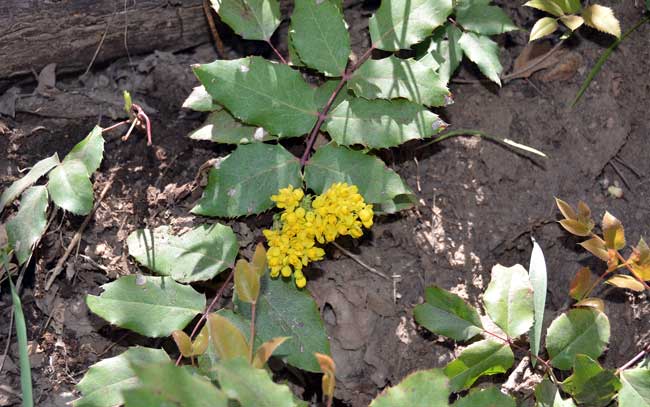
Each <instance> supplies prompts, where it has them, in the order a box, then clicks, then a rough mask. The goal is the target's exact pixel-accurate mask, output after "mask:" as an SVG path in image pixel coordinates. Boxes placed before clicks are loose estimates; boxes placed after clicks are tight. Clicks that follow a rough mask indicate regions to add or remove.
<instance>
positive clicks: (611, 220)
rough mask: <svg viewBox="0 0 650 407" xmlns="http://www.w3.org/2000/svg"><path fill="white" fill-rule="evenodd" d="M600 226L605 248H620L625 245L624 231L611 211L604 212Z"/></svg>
mask: <svg viewBox="0 0 650 407" xmlns="http://www.w3.org/2000/svg"><path fill="white" fill-rule="evenodd" d="M601 227H602V228H603V236H604V237H605V245H606V246H607V248H609V249H614V250H621V249H622V248H624V247H625V232H624V230H623V225H622V224H621V221H620V220H618V219H616V218H615V217H614V216H613V215H612V214H611V213H609V212H605V215H604V216H603V222H602V224H601Z"/></svg>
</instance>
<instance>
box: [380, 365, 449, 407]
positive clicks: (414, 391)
mask: <svg viewBox="0 0 650 407" xmlns="http://www.w3.org/2000/svg"><path fill="white" fill-rule="evenodd" d="M450 394H451V390H450V389H449V379H447V377H445V375H444V373H443V372H442V370H441V369H430V370H421V371H419V372H415V373H411V374H410V375H408V376H406V377H405V378H404V379H403V380H402V381H401V382H400V383H399V384H398V385H396V386H393V387H390V388H388V389H387V390H384V391H383V392H382V393H381V394H380V395H379V396H377V398H375V399H374V400H373V401H372V403H370V407H392V406H410V407H426V406H437V407H438V406H439V407H444V406H448V405H449V402H448V399H449V395H450Z"/></svg>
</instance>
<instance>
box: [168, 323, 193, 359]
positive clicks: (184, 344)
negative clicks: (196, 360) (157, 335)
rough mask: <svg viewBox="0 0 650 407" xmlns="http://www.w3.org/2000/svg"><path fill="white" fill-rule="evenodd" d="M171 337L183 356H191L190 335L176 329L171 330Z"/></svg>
mask: <svg viewBox="0 0 650 407" xmlns="http://www.w3.org/2000/svg"><path fill="white" fill-rule="evenodd" d="M172 338H174V342H176V346H177V347H178V350H179V351H180V352H181V355H183V356H185V357H186V358H188V357H190V356H192V342H191V341H190V337H189V336H187V334H186V333H185V332H183V331H181V330H180V329H177V330H175V331H174V332H172Z"/></svg>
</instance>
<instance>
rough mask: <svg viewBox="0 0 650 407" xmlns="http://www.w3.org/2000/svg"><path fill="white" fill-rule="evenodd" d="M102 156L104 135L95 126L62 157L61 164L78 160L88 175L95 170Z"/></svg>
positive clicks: (100, 129)
mask: <svg viewBox="0 0 650 407" xmlns="http://www.w3.org/2000/svg"><path fill="white" fill-rule="evenodd" d="M103 157H104V137H102V128H101V127H99V126H95V128H93V130H92V131H91V132H90V134H89V135H87V136H86V138H84V139H83V140H81V141H80V142H79V143H77V145H75V146H74V147H73V148H72V150H70V152H69V153H68V155H66V156H65V158H64V159H63V164H64V165H65V163H67V162H70V161H80V162H82V163H83V165H84V167H86V171H87V172H88V176H91V175H92V174H93V172H95V171H97V169H98V168H99V166H100V165H101V163H102V158H103Z"/></svg>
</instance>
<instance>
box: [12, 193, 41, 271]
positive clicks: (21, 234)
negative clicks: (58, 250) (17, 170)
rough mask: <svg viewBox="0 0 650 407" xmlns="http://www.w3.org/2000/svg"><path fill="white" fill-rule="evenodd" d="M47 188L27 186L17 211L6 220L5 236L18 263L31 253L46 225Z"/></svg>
mask: <svg viewBox="0 0 650 407" xmlns="http://www.w3.org/2000/svg"><path fill="white" fill-rule="evenodd" d="M48 203H49V201H48V199H47V188H45V187H44V186H40V185H39V186H35V187H31V188H29V189H28V190H27V191H26V192H25V194H24V195H23V198H22V199H21V200H20V209H19V210H18V213H16V215H15V216H14V217H13V218H11V219H10V220H9V221H8V222H7V227H6V229H7V236H8V237H9V244H10V245H11V247H13V249H14V252H15V254H16V258H17V259H18V264H23V263H25V262H26V261H27V260H29V257H30V256H31V254H32V250H33V248H34V244H35V243H36V242H37V241H38V239H39V238H40V237H41V235H42V234H43V232H45V228H46V226H47V217H46V212H47V205H48Z"/></svg>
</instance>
